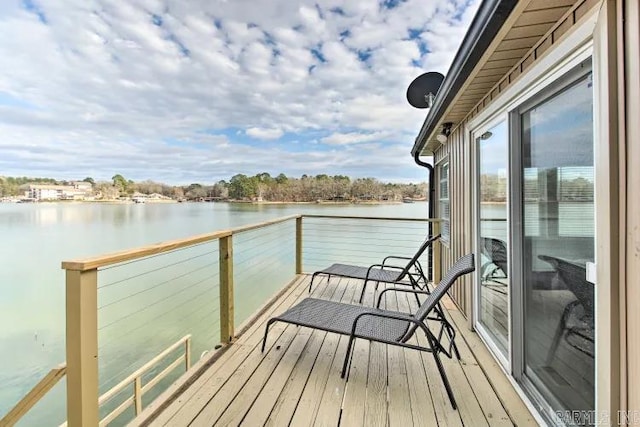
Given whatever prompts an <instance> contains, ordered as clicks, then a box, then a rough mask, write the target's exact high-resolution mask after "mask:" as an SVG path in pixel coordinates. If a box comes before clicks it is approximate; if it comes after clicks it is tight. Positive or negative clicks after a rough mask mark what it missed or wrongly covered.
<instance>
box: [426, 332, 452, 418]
mask: <svg viewBox="0 0 640 427" xmlns="http://www.w3.org/2000/svg"><path fill="white" fill-rule="evenodd" d="M427 339H428V341H429V346H430V347H431V348H432V350H433V351H432V352H431V354H433V358H434V360H435V361H436V366H437V367H438V372H440V377H441V378H442V382H443V383H444V388H445V390H447V395H448V396H449V401H450V402H451V406H452V407H453V409H458V405H457V404H456V399H455V397H453V390H451V384H449V379H448V378H447V374H446V372H445V371H444V366H442V361H441V360H440V356H439V355H438V353H439V351H438V350H439V348H438V347H437V346H436V345H434V342H433V341H434V338H432V337H430V336H429V335H427Z"/></svg>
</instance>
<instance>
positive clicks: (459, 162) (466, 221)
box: [435, 122, 473, 316]
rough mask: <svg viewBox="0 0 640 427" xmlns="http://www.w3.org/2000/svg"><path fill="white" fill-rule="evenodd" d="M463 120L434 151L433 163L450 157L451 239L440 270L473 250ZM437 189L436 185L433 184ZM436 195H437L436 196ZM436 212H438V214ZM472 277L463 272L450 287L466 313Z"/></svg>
mask: <svg viewBox="0 0 640 427" xmlns="http://www.w3.org/2000/svg"><path fill="white" fill-rule="evenodd" d="M465 139H468V138H465V137H464V122H463V124H462V125H460V126H458V127H457V128H456V129H455V130H454V131H453V132H452V133H451V135H449V138H448V141H447V144H446V145H443V146H442V147H441V148H440V149H439V150H438V151H436V153H435V161H436V163H438V162H440V161H442V160H444V159H445V158H448V160H449V201H450V206H451V218H450V220H451V238H450V241H449V244H448V245H447V244H443V245H441V247H442V271H443V272H444V271H446V270H448V269H449V267H450V266H451V265H452V264H453V263H454V262H455V260H457V259H458V258H460V257H461V256H463V255H465V254H468V253H470V252H472V251H473V246H472V245H473V236H472V229H471V219H472V217H471V213H472V208H471V203H472V199H471V194H472V192H471V189H472V187H471V185H472V184H471V166H472V165H471V147H470V143H469V141H468V140H467V141H465ZM436 188H438V191H440V189H439V186H436ZM438 198H439V194H438V197H437V199H438ZM437 214H438V215H439V212H438V213H437ZM471 286H472V276H471V275H466V276H464V277H462V278H461V279H459V280H458V282H457V283H456V284H455V285H454V286H453V287H452V288H451V291H450V295H451V297H452V298H453V300H454V301H455V303H456V304H457V305H458V307H459V308H460V310H461V311H462V312H463V313H464V314H465V316H467V315H468V314H469V313H470V307H471V295H472V294H471Z"/></svg>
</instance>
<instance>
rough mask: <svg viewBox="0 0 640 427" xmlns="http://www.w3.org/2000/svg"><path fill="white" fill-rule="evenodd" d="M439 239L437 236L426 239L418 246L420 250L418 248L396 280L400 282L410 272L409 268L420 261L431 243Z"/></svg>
mask: <svg viewBox="0 0 640 427" xmlns="http://www.w3.org/2000/svg"><path fill="white" fill-rule="evenodd" d="M439 238H440V235H439V234H438V235H436V236H433V237H427V239H426V240H425V241H424V242H422V245H420V248H418V252H416V254H415V255H414V256H413V257H412V258H411V259H410V260H409V262H408V263H407V265H406V266H405V267H404V268H403V269H402V271H401V272H400V276H398V279H396V280H402V279H403V278H404V276H406V275H407V274H409V271H411V268H412V267H413V266H414V265H415V263H416V262H417V261H418V259H420V257H421V256H422V254H423V253H424V251H426V250H427V248H428V247H429V246H431V245H432V244H433V242H435V241H436V240H438V239H439Z"/></svg>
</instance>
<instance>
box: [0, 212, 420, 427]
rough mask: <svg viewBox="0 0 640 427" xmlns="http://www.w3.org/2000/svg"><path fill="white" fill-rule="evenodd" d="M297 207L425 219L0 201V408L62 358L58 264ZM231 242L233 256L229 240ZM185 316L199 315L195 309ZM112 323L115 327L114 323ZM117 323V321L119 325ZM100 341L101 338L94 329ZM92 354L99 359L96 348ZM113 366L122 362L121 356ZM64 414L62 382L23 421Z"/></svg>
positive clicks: (46, 420) (49, 420) (51, 421)
mask: <svg viewBox="0 0 640 427" xmlns="http://www.w3.org/2000/svg"><path fill="white" fill-rule="evenodd" d="M298 213H321V214H338V215H359V216H380V217H418V218H424V217H426V216H427V204H426V203H414V204H393V205H344V206H327V205H322V206H320V205H251V204H226V203H184V204H143V205H136V204H80V203H77V204H76V203H42V204H9V203H3V204H0V266H1V268H0V415H2V414H4V413H6V412H7V411H8V410H9V408H10V407H11V406H13V404H14V403H15V402H16V401H17V400H18V399H19V398H20V397H21V396H23V395H24V394H25V393H27V392H28V390H29V389H30V388H31V387H32V386H33V385H34V384H35V383H36V382H37V381H38V380H39V379H40V378H42V376H44V375H45V374H46V372H47V371H48V370H49V369H51V368H52V367H54V366H55V365H57V364H58V363H61V362H63V361H64V303H65V295H64V271H63V270H62V269H61V268H60V263H61V261H63V260H70V259H76V258H81V257H86V256H93V255H100V254H104V253H107V252H112V251H116V250H122V249H129V248H134V247H139V246H143V245H148V244H151V243H156V242H160V241H166V240H171V239H176V238H183V237H189V236H193V235H196V234H201V233H207V232H211V231H214V230H219V229H225V228H229V227H235V226H239V225H243V224H251V223H256V222H261V221H264V220H267V219H270V218H277V217H281V216H285V215H291V214H298ZM287 230H288V229H287ZM248 239H250V237H248ZM239 244H242V242H241V241H240V242H239ZM247 244H249V243H247ZM235 249H236V255H238V246H236V248H235ZM288 257H289V255H287V258H288ZM249 261H250V260H249ZM249 261H245V262H249ZM238 262H243V261H238ZM247 265H248V264H247ZM247 270H249V269H247ZM106 276H108V275H106ZM285 276H287V277H288V278H290V277H292V274H290V273H289V271H286V273H285ZM249 279H250V278H247V280H249ZM284 283H286V282H282V284H283V285H284ZM113 289H115V287H114V288H113ZM107 291H109V289H106V290H105V292H104V295H103V296H102V297H100V296H99V298H103V299H104V301H106V303H109V301H110V300H109V298H112V300H113V301H117V296H118V295H117V294H114V295H115V296H111V297H110V296H109V294H108V292H107ZM265 292H268V293H272V292H273V291H272V290H271V289H268V290H265ZM265 296H266V295H261V294H257V296H256V298H258V299H259V300H260V301H258V300H256V301H252V302H251V303H249V302H247V303H246V307H245V309H244V311H247V312H249V311H253V309H254V308H253V307H254V306H255V305H256V303H260V302H261V301H262V300H263V299H264V298H265ZM196 297H197V295H196ZM106 303H105V305H108V304H106ZM99 304H100V303H99ZM242 304H243V300H240V301H236V305H237V306H238V307H237V312H240V313H243V306H242ZM108 309H109V307H106V308H105V309H104V310H103V312H101V313H99V315H101V316H104V318H103V319H101V320H100V322H101V323H100V324H105V323H107V322H108V315H109V313H108ZM118 310H123V309H121V308H118ZM246 314H247V313H243V315H246ZM121 317H124V316H121ZM105 319H107V320H105ZM194 319H200V317H199V316H194ZM127 320H129V319H127ZM193 321H194V322H195V320H193ZM175 323H176V322H173V323H172V324H171V326H175ZM116 326H117V325H116ZM112 329H116V328H115V326H114V328H112ZM165 329H166V328H165ZM209 329H211V328H210V327H209ZM117 330H122V328H121V327H120V326H118V328H117ZM101 332H102V331H101ZM116 332H117V331H116ZM179 332H180V331H176V333H179ZM109 333H111V331H109V330H105V331H104V336H106V335H107V334H109ZM113 335H114V336H116V337H117V336H118V334H117V333H114V334H113ZM129 335H131V334H129ZM100 340H101V342H102V340H103V336H100ZM105 341H108V339H105ZM115 341H118V340H115ZM136 343H137V344H138V345H140V344H141V343H140V338H139V337H138V338H137V341H136V342H134V343H133V345H135V344H136ZM165 344H166V343H165ZM163 347H166V345H163ZM195 350H196V351H195V352H194V353H196V352H198V351H199V350H201V349H200V348H198V347H197V346H196V348H195ZM104 351H107V352H109V351H111V352H112V353H113V354H111V353H109V354H110V359H111V360H116V361H117V359H116V358H115V356H114V355H116V354H117V355H119V357H120V359H126V358H127V357H129V355H128V353H127V352H126V351H125V350H123V348H117V347H116V348H112V349H110V350H109V349H107V350H104ZM154 351H155V350H154ZM100 352H101V355H100V357H101V359H102V357H103V355H104V353H103V349H102V348H101V350H100ZM156 353H157V352H156ZM196 354H197V353H196ZM101 361H102V360H101ZM118 363H120V365H122V366H128V365H127V364H126V362H125V361H123V360H120V361H119V362H118ZM105 369H106V370H107V371H108V370H109V369H111V371H110V372H116V371H117V369H116V368H115V367H113V366H111V367H109V366H106V367H105V366H102V365H101V376H102V375H103V372H105V371H104V370H105ZM121 377H122V375H121ZM120 379H121V378H120ZM111 385H113V384H111ZM102 386H103V384H102V380H101V387H102ZM63 420H64V383H61V384H60V385H59V386H57V387H56V389H55V390H54V391H53V392H52V393H50V394H49V395H47V397H45V399H43V401H42V402H41V403H40V404H38V406H36V408H34V410H33V411H32V413H30V414H29V415H28V416H27V417H25V419H24V422H23V424H24V425H57V424H59V423H60V422H62V421H63Z"/></svg>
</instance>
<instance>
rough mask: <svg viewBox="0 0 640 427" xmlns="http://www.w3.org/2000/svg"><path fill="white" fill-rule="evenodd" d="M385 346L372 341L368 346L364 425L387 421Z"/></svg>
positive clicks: (382, 423) (381, 423) (379, 423)
mask: <svg viewBox="0 0 640 427" xmlns="http://www.w3.org/2000/svg"><path fill="white" fill-rule="evenodd" d="M387 347H389V346H387V345H386V344H383V343H380V342H372V343H371V346H370V348H369V360H368V365H369V366H368V375H367V388H366V395H365V401H364V425H366V426H382V425H385V424H386V423H387V410H388V408H387Z"/></svg>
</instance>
